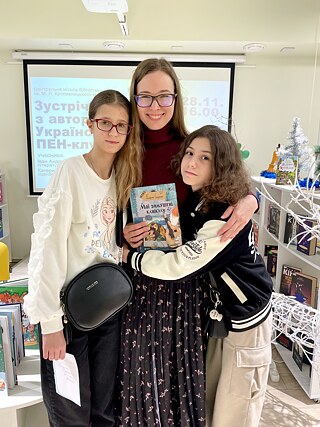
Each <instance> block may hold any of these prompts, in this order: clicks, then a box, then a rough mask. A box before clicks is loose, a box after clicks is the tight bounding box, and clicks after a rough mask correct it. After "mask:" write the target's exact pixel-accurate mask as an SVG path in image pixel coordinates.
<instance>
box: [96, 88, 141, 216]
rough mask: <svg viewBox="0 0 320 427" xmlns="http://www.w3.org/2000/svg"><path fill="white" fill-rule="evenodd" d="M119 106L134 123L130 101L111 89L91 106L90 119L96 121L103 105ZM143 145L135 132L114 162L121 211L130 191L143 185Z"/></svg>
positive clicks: (98, 97)
mask: <svg viewBox="0 0 320 427" xmlns="http://www.w3.org/2000/svg"><path fill="white" fill-rule="evenodd" d="M105 104H106V105H112V104H113V105H119V106H121V107H123V108H124V109H125V110H126V112H127V113H128V115H129V124H131V123H132V116H131V106H130V102H129V101H128V99H127V98H126V97H125V96H124V95H122V93H120V92H118V91H117V90H113V89H109V90H104V91H102V92H100V93H98V94H97V95H96V96H95V97H94V98H93V100H92V101H91V103H90V105H89V113H88V114H89V119H94V117H95V115H96V112H97V110H98V108H99V107H101V105H105ZM141 153H142V145H141V141H139V140H138V141H136V140H135V139H134V135H133V132H132V131H131V133H130V134H129V135H128V136H127V139H126V143H125V144H124V146H123V147H122V148H121V150H120V151H119V152H118V153H117V155H116V158H115V161H114V165H113V166H114V169H115V177H116V187H117V204H118V207H119V208H120V209H126V207H127V204H128V201H129V198H130V190H131V188H132V187H136V186H139V185H141V181H142V170H141V167H137V165H141V162H142V156H141Z"/></svg>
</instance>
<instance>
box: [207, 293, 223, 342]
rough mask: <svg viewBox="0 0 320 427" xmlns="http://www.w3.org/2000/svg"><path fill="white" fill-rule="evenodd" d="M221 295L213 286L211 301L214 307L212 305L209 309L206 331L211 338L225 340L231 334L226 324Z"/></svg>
mask: <svg viewBox="0 0 320 427" xmlns="http://www.w3.org/2000/svg"><path fill="white" fill-rule="evenodd" d="M219 295H220V294H219V292H218V291H217V290H215V289H213V288H212V286H211V287H210V300H211V302H212V303H213V305H212V304H210V307H208V310H207V315H208V320H207V323H206V326H205V329H204V330H205V332H206V333H207V334H208V336H209V337H211V338H225V337H226V336H228V333H229V332H228V330H227V328H226V325H225V322H224V318H223V308H222V302H221V301H220V298H219Z"/></svg>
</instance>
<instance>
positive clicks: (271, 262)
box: [267, 249, 278, 277]
mask: <svg viewBox="0 0 320 427" xmlns="http://www.w3.org/2000/svg"><path fill="white" fill-rule="evenodd" d="M277 262H278V249H274V250H271V251H269V252H268V254H267V271H268V273H269V274H270V276H271V277H275V276H276V273H277Z"/></svg>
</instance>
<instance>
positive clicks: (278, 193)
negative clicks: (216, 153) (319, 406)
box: [252, 177, 320, 401]
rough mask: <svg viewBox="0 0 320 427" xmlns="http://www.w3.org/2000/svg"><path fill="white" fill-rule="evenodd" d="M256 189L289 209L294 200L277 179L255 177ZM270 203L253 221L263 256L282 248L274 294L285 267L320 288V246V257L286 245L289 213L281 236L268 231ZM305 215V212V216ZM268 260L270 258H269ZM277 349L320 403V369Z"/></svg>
mask: <svg viewBox="0 0 320 427" xmlns="http://www.w3.org/2000/svg"><path fill="white" fill-rule="evenodd" d="M252 184H253V188H254V189H257V190H259V191H261V193H262V194H266V192H268V193H269V194H270V196H271V197H272V198H273V199H274V200H276V201H277V202H278V203H279V204H280V205H281V206H282V207H285V206H286V205H287V204H288V203H289V201H290V200H291V197H290V195H291V193H292V188H291V186H288V185H276V184H275V179H268V178H264V177H252ZM270 203H271V202H270V201H269V200H268V199H266V198H265V197H263V195H262V196H261V199H260V209H259V212H258V213H256V214H255V215H254V218H253V221H254V223H255V224H256V227H257V228H258V234H259V238H258V245H257V247H258V250H259V252H260V253H261V254H262V255H263V254H264V249H265V245H277V246H278V259H277V267H276V276H275V277H274V278H273V279H274V291H275V292H279V288H280V281H281V274H282V266H283V265H284V264H285V265H289V266H292V267H297V268H300V269H301V270H302V272H303V273H305V274H308V275H311V276H314V277H317V278H318V286H320V283H319V281H320V249H319V247H318V250H317V253H316V255H306V254H303V253H302V252H299V251H298V250H297V248H296V246H295V245H294V244H291V245H289V246H288V244H287V243H284V242H283V238H284V231H285V223H286V211H284V210H283V209H281V210H280V218H279V237H276V235H275V234H273V233H271V232H270V231H269V229H268V222H269V205H270ZM314 203H316V204H319V205H320V193H319V194H315V196H314ZM290 208H291V209H292V210H293V211H294V212H295V213H298V214H302V213H303V210H301V208H299V206H298V205H296V204H293V203H292V204H291V205H290ZM304 214H305V213H304ZM265 261H267V260H266V258H265ZM316 295H317V297H316V302H315V308H318V309H320V293H319V292H317V293H316ZM276 346H277V350H278V351H279V353H280V355H281V357H282V358H283V360H284V362H285V363H286V365H287V367H288V368H289V369H290V371H291V372H292V374H293V375H294V377H295V378H296V380H297V381H298V383H299V384H300V386H301V387H302V388H303V390H304V391H305V392H306V394H307V395H308V397H309V398H310V399H314V400H316V401H319V400H320V381H319V373H318V372H316V369H312V367H311V368H310V366H309V365H306V364H303V368H302V371H301V370H300V369H299V367H298V366H297V364H296V363H295V361H294V360H293V358H292V351H290V350H288V349H286V348H284V347H283V346H282V345H280V344H277V343H276ZM313 357H314V358H316V359H317V360H319V358H320V355H319V354H314V356H313Z"/></svg>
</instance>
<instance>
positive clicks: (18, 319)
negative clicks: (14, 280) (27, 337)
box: [0, 303, 25, 366]
mask: <svg viewBox="0 0 320 427" xmlns="http://www.w3.org/2000/svg"><path fill="white" fill-rule="evenodd" d="M8 314H9V316H10V314H11V322H12V332H13V343H14V358H15V364H16V366H18V365H19V364H20V362H21V360H22V359H23V358H24V356H25V351H24V350H25V348H24V342H23V330H22V306H21V304H20V303H14V304H0V315H1V316H2V315H8Z"/></svg>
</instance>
